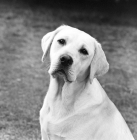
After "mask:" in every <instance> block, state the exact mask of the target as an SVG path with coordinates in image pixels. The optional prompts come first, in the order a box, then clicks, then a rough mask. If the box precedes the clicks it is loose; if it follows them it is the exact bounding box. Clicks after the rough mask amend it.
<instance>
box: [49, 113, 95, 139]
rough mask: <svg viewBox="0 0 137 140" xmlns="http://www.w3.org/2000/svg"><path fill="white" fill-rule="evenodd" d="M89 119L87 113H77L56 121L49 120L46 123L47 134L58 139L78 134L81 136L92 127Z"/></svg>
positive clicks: (89, 115)
mask: <svg viewBox="0 0 137 140" xmlns="http://www.w3.org/2000/svg"><path fill="white" fill-rule="evenodd" d="M91 117H92V116H91V114H89V113H79V114H74V115H72V116H69V117H66V118H64V119H61V120H58V121H53V120H52V119H50V118H49V119H48V120H47V122H46V123H47V133H48V134H49V135H50V136H52V135H56V136H59V137H68V136H69V137H70V136H73V135H77V134H78V133H80V134H81V133H83V132H84V131H85V129H87V130H88V128H89V126H91V125H92V123H93V122H92V121H91ZM83 130H84V131H83Z"/></svg>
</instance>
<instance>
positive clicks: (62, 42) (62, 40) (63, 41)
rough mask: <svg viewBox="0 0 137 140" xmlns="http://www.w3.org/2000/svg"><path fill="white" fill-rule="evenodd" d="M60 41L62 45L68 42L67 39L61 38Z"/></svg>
mask: <svg viewBox="0 0 137 140" xmlns="http://www.w3.org/2000/svg"><path fill="white" fill-rule="evenodd" d="M58 43H59V44H61V45H65V44H66V40H65V39H59V40H58Z"/></svg>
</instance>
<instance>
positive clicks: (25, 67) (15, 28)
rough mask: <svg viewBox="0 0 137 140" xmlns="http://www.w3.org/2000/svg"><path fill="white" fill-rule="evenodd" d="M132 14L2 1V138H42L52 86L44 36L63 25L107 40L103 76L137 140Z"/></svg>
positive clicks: (136, 35)
mask: <svg viewBox="0 0 137 140" xmlns="http://www.w3.org/2000/svg"><path fill="white" fill-rule="evenodd" d="M68 13H69V14H68ZM129 19H130V16H128V15H127V17H126V18H125V15H124V16H123V15H120V16H118V17H115V16H114V18H111V17H110V15H109V14H105V13H104V14H101V13H97V12H93V11H90V10H87V11H81V10H74V9H66V10H65V9H62V10H61V9H57V8H52V7H48V6H47V7H46V6H45V7H43V8H35V7H33V8H32V7H31V6H19V5H14V4H13V5H12V4H11V5H8V4H0V140H40V129H39V120H38V118H39V110H40V108H41V106H42V102H43V99H44V96H45V94H46V91H47V88H48V85H49V76H48V74H47V64H46V63H43V64H42V62H41V56H42V50H41V46H40V40H41V38H42V36H43V35H45V34H46V33H47V32H49V31H51V30H54V29H55V28H56V27H58V26H59V25H61V24H68V25H70V26H74V27H77V28H79V29H81V30H84V31H86V32H87V33H89V34H91V35H92V36H93V37H95V38H97V40H98V41H99V42H100V43H101V44H102V47H103V49H104V51H105V53H106V56H107V58H108V61H109V64H110V70H109V72H108V73H107V74H106V75H105V76H103V77H101V78H100V79H99V80H100V82H101V84H102V85H103V87H104V88H105V90H106V92H107V93H108V96H109V97H110V98H111V99H112V100H113V102H114V103H115V104H116V106H117V107H118V109H119V110H120V112H121V113H122V115H123V117H124V118H125V120H126V122H127V123H128V125H129V127H130V129H131V131H132V133H133V134H134V137H135V139H137V28H136V27H135V26H131V24H130V23H129ZM131 21H132V23H133V22H136V19H134V18H132V20H131ZM136 23H137V22H136Z"/></svg>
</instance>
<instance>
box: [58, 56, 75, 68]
mask: <svg viewBox="0 0 137 140" xmlns="http://www.w3.org/2000/svg"><path fill="white" fill-rule="evenodd" d="M60 63H61V65H62V66H71V65H72V63H73V59H72V57H71V56H69V55H63V56H61V57H60Z"/></svg>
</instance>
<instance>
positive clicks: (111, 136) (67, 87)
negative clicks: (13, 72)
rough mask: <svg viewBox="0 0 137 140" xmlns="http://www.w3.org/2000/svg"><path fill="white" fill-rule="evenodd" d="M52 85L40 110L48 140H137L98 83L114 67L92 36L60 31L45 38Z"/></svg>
mask: <svg viewBox="0 0 137 140" xmlns="http://www.w3.org/2000/svg"><path fill="white" fill-rule="evenodd" d="M42 50H43V56H42V61H44V59H45V57H46V56H47V55H48V54H49V56H50V62H51V63H50V68H49V71H48V72H49V75H50V85H49V89H48V92H47V95H46V97H45V99H44V103H43V106H42V108H41V110H40V126H41V135H42V140H134V138H133V136H132V134H131V132H130V130H129V128H128V126H127V124H126V122H125V120H124V119H123V117H122V115H121V114H120V112H119V111H118V109H117V108H116V106H115V105H114V104H113V103H112V101H111V100H110V99H109V97H108V96H107V94H106V92H105V91H104V90H103V88H102V87H101V85H100V84H99V82H98V80H97V79H96V78H97V77H98V76H101V75H103V74H105V73H106V72H107V71H108V69H109V64H108V62H107V60H106V56H105V54H104V51H103V50H102V47H101V45H100V43H98V42H97V40H96V39H94V38H93V37H91V36H90V35H89V34H87V33H85V32H83V31H81V30H78V29H76V28H73V27H70V26H66V25H63V26H60V27H59V28H57V29H56V30H54V31H52V32H50V33H48V34H46V35H45V36H44V37H43V38H42Z"/></svg>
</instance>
